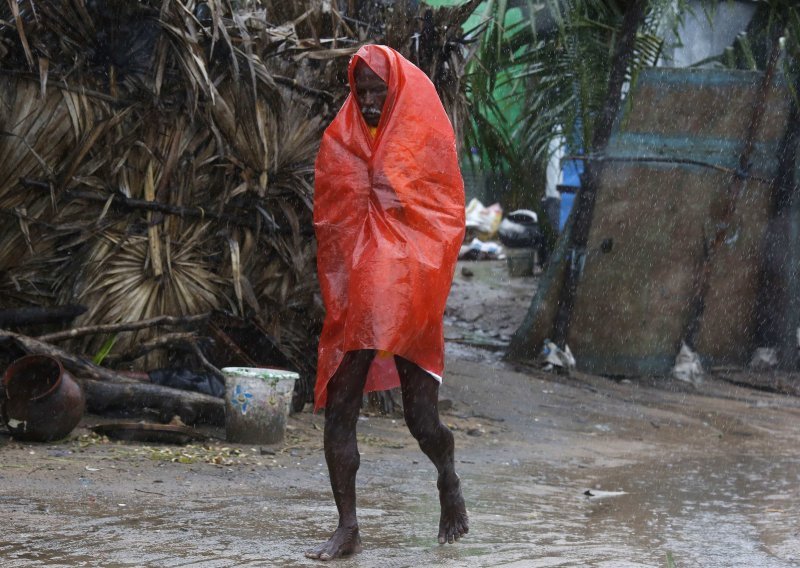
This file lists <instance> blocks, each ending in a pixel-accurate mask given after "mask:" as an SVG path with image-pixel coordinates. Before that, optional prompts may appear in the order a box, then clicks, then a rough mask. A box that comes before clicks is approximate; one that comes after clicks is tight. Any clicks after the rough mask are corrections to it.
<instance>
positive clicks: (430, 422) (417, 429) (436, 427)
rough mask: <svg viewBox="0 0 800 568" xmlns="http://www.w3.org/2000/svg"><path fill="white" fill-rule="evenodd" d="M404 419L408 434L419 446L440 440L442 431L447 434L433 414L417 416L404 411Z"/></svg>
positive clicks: (417, 414)
mask: <svg viewBox="0 0 800 568" xmlns="http://www.w3.org/2000/svg"><path fill="white" fill-rule="evenodd" d="M404 417H405V420H406V426H408V430H409V432H411V435H412V436H414V438H415V439H416V440H417V441H418V442H419V443H420V444H423V443H425V442H427V441H429V440H436V439H438V438H440V437H441V436H442V433H443V431H448V432H449V430H447V428H445V426H444V424H442V423H441V422H440V421H439V417H438V416H435V415H434V414H433V413H425V414H419V413H415V412H410V411H409V410H406V411H405V416H404Z"/></svg>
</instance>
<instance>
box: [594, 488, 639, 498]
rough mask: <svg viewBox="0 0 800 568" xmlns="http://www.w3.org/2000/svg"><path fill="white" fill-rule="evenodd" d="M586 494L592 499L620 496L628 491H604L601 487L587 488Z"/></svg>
mask: <svg viewBox="0 0 800 568" xmlns="http://www.w3.org/2000/svg"><path fill="white" fill-rule="evenodd" d="M583 494H584V495H586V496H587V497H589V498H590V499H607V498H609V497H619V496H621V495H627V494H628V492H627V491H602V490H600V489H587V490H586V491H584V492H583Z"/></svg>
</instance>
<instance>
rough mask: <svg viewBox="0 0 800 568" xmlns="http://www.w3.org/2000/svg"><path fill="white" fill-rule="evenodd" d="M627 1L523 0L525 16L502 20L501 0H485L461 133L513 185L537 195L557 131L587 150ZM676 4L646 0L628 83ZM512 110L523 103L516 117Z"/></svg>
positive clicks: (672, 18) (573, 146)
mask: <svg viewBox="0 0 800 568" xmlns="http://www.w3.org/2000/svg"><path fill="white" fill-rule="evenodd" d="M625 8H626V5H625V3H624V2H623V1H621V0H544V2H539V3H533V2H529V3H528V11H527V15H526V17H525V18H523V20H522V21H521V22H518V23H516V24H514V25H511V26H506V25H504V24H505V22H506V12H507V11H508V5H507V3H506V2H505V1H500V0H498V1H493V2H488V3H487V6H486V12H485V18H486V24H485V25H486V31H485V33H484V36H483V38H482V42H481V46H480V51H479V55H478V58H477V60H476V61H475V62H474V63H473V64H472V67H471V68H470V75H469V81H470V87H471V91H470V95H471V97H472V102H473V105H474V108H475V109H476V116H475V119H474V122H473V131H472V132H470V133H468V136H467V140H468V143H469V144H470V145H472V146H475V147H477V148H479V149H480V150H481V152H482V155H483V156H484V157H485V160H486V163H487V165H488V166H489V167H490V168H492V169H494V170H495V171H498V170H499V171H504V172H505V173H506V174H507V175H508V176H509V178H510V180H511V187H512V192H514V191H516V192H520V191H522V188H526V189H527V190H528V191H529V190H530V188H536V191H537V193H541V189H542V187H543V171H544V166H545V164H546V161H547V159H548V146H549V143H550V141H551V140H552V139H553V137H554V136H556V135H557V133H558V132H562V133H563V134H564V136H565V138H566V140H567V141H568V144H569V145H570V150H571V151H573V152H574V151H577V150H579V149H583V151H585V152H589V151H591V150H592V149H591V148H589V147H588V146H589V145H590V142H591V140H592V137H593V132H594V128H595V124H596V121H597V118H598V116H599V114H600V112H601V109H602V108H603V105H604V103H605V100H606V97H607V93H608V80H609V73H610V67H611V61H612V58H613V55H614V48H615V45H616V41H617V37H618V34H619V29H620V25H621V23H622V19H623V16H624V13H625ZM683 8H684V4H683V2H678V3H677V4H676V3H674V2H671V1H668V0H652V1H651V2H650V5H649V6H648V12H647V17H646V19H645V22H644V24H643V26H642V28H641V29H640V30H639V32H638V34H637V38H636V47H635V53H634V58H633V62H632V64H631V66H630V68H629V70H628V79H629V80H630V81H631V82H635V80H636V76H637V74H638V72H639V71H640V70H641V69H643V68H645V67H648V66H651V65H654V64H655V62H656V61H657V60H658V58H659V57H660V55H661V50H662V47H663V38H664V35H665V34H666V32H667V31H669V30H670V29H675V28H676V27H677V26H678V25H679V23H680V21H681V20H680V17H681V14H682V13H683V11H682V10H683ZM514 109H521V110H522V112H521V113H520V115H519V116H513V114H514V112H513V111H514ZM509 114H511V115H512V116H511V118H510V119H509ZM526 198H527V199H528V200H529V204H530V201H531V196H526ZM509 200H510V201H512V202H518V201H519V199H518V198H516V197H515V196H511V198H510V199H509ZM536 201H538V199H536Z"/></svg>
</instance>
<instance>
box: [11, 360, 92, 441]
mask: <svg viewBox="0 0 800 568" xmlns="http://www.w3.org/2000/svg"><path fill="white" fill-rule="evenodd" d="M3 385H4V386H5V397H4V398H3V399H2V401H0V417H2V419H3V422H4V423H5V425H6V426H7V427H8V429H9V431H10V432H11V435H12V436H14V438H16V439H17V440H22V441H30V442H48V441H51V440H59V439H61V438H64V437H66V436H67V434H69V433H70V432H72V430H73V428H75V426H77V425H78V423H79V422H80V421H81V417H82V416H83V411H84V409H85V407H86V399H85V398H84V396H83V391H82V390H81V387H80V385H78V383H76V382H75V380H74V379H73V378H72V377H71V376H70V374H69V373H68V372H67V371H65V370H64V367H63V366H62V365H61V361H59V360H58V359H55V358H53V357H49V356H47V355H28V356H27V357H22V358H21V359H17V360H16V361H14V362H13V363H12V364H11V365H10V366H9V367H8V369H6V372H5V375H3Z"/></svg>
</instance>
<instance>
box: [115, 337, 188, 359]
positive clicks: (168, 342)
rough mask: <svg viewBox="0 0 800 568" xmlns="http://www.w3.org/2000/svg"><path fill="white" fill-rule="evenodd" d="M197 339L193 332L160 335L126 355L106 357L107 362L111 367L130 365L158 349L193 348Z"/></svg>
mask: <svg viewBox="0 0 800 568" xmlns="http://www.w3.org/2000/svg"><path fill="white" fill-rule="evenodd" d="M196 339H197V336H196V335H195V334H194V333H191V332H179V333H165V334H163V335H159V336H158V337H154V338H153V339H151V340H150V341H146V342H144V343H139V344H137V345H136V346H135V347H134V348H133V349H132V350H131V351H128V352H126V353H120V354H118V355H109V356H108V357H106V361H107V362H108V363H109V364H110V365H111V364H114V365H116V364H118V363H128V362H130V361H135V360H136V359H138V358H139V357H144V356H145V355H147V354H148V353H150V352H151V351H155V350H157V349H165V348H173V347H175V346H177V345H180V346H191V345H193V344H194V341H195V340H196ZM190 349H191V347H190ZM192 350H193V349H192Z"/></svg>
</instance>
